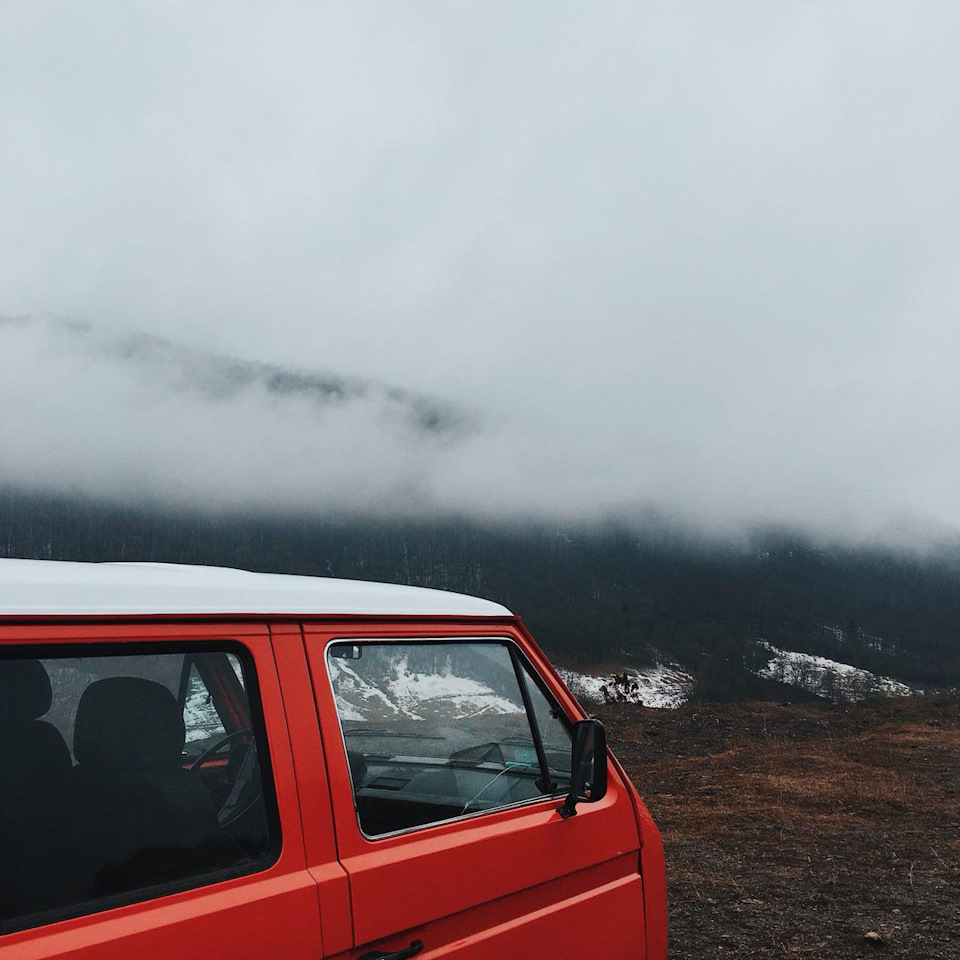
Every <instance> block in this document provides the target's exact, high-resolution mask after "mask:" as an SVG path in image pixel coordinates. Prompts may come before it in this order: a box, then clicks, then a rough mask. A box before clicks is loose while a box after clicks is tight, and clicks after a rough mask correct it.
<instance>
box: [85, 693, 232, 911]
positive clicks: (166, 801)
mask: <svg viewBox="0 0 960 960" xmlns="http://www.w3.org/2000/svg"><path fill="white" fill-rule="evenodd" d="M184 736H185V732H184V724H183V716H182V714H181V712H180V708H179V706H178V704H177V702H176V700H175V699H174V696H173V694H172V693H171V692H170V691H169V690H168V689H167V688H166V687H165V686H163V685H162V684H159V683H155V682H154V681H152V680H144V679H140V678H137V677H110V678H107V679H104V680H98V681H96V682H95V683H92V684H91V685H90V686H89V687H88V688H87V689H86V690H85V691H84V693H83V696H82V697H81V698H80V704H79V706H78V708H77V718H76V725H75V728H74V757H75V758H76V761H77V766H76V767H75V768H74V769H73V773H72V789H71V791H70V798H71V807H72V810H71V813H72V816H73V818H74V823H73V830H74V831H75V834H74V847H75V855H76V861H75V862H76V867H77V868H78V869H79V871H80V874H81V876H82V877H83V878H85V887H86V888H85V890H84V893H85V895H86V897H89V898H97V897H102V896H108V895H110V894H113V893H119V892H122V891H127V890H131V889H136V888H140V887H148V886H155V885H157V884H162V883H166V882H174V881H176V880H177V879H179V878H182V877H186V876H194V875H196V874H202V873H205V872H209V871H214V870H217V869H220V868H222V867H226V866H230V865H232V864H235V863H237V862H238V861H239V860H242V859H245V858H246V854H245V853H244V852H243V850H242V848H241V847H240V845H239V844H238V843H237V842H236V841H235V840H234V839H233V838H232V837H230V836H229V835H228V834H227V833H226V832H225V831H224V830H223V829H222V828H221V826H220V824H219V823H218V822H217V815H216V811H215V810H214V807H213V804H212V802H211V799H210V796H209V794H208V792H207V789H206V787H204V785H203V783H202V781H201V779H200V777H199V776H197V775H196V774H195V773H191V772H190V771H188V770H185V769H184V768H183V765H182V764H183V746H184Z"/></svg>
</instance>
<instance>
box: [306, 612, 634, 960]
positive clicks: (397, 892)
mask: <svg viewBox="0 0 960 960" xmlns="http://www.w3.org/2000/svg"><path fill="white" fill-rule="evenodd" d="M305 640H306V644H307V653H308V658H309V662H310V667H311V674H312V677H313V682H314V688H315V692H316V697H317V707H318V713H319V716H320V721H321V726H322V729H323V734H324V743H325V753H326V758H327V765H328V776H329V781H330V787H331V796H332V800H333V808H334V821H335V825H336V834H337V846H338V850H339V856H340V861H341V863H342V864H343V867H344V869H345V870H346V872H347V874H348V876H349V878H350V889H351V897H352V904H353V923H354V934H355V943H354V950H355V953H354V956H355V957H361V956H362V957H364V958H367V957H368V956H369V957H370V958H379V957H390V958H394V957H396V958H400V957H411V956H415V955H417V954H419V953H422V955H423V957H425V958H430V960H433V958H440V957H443V958H456V960H481V958H482V960H489V958H491V957H523V958H525V960H548V958H549V960H558V958H561V960H562V958H566V957H569V958H577V960H582V958H583V957H585V956H597V957H604V958H606V960H618V958H623V960H626V958H630V960H636V958H640V957H643V956H644V927H643V904H642V884H641V879H640V876H639V872H638V860H639V858H638V850H639V841H638V834H637V828H636V822H635V819H634V815H633V810H632V805H631V800H630V797H629V795H628V793H627V790H626V787H625V786H624V784H623V782H622V781H621V780H620V779H619V775H618V773H617V771H616V770H615V769H614V766H613V765H612V764H610V765H608V766H609V770H608V777H609V786H608V792H607V794H606V796H605V797H604V799H603V800H601V801H599V802H597V803H592V804H581V805H580V806H579V807H578V808H577V814H576V816H574V817H571V818H569V819H564V818H563V817H561V816H560V814H559V813H558V807H559V806H560V804H561V803H562V800H563V797H564V795H565V793H566V786H567V785H568V784H569V776H570V770H569V766H570V733H569V730H570V726H571V723H572V722H573V721H574V720H576V719H581V718H582V714H581V713H580V711H579V708H577V706H576V704H575V703H574V701H572V700H571V699H570V698H569V696H567V695H566V694H565V692H564V691H562V690H559V689H556V690H553V689H551V688H550V687H549V685H548V684H547V682H546V681H545V680H544V679H543V677H544V676H545V671H543V670H542V669H538V666H537V665H538V661H539V659H540V655H539V654H538V652H537V651H536V650H535V649H533V647H532V646H531V645H530V644H528V643H526V642H525V640H524V638H523V636H522V635H521V633H520V632H519V631H518V630H517V629H516V628H515V627H514V626H513V624H502V625H497V626H496V628H495V629H494V630H493V631H491V630H490V626H489V625H487V624H485V625H484V626H483V627H481V628H479V629H478V627H477V626H476V625H474V626H472V627H471V626H469V625H464V624H457V625H450V626H449V627H448V626H443V627H441V628H438V626H437V625H436V624H431V625H429V626H428V625H420V626H419V627H415V626H410V625H408V624H404V625H403V626H396V627H391V628H388V629H384V628H382V627H381V628H380V629H377V630H371V629H370V628H369V627H367V628H364V627H363V626H362V625H360V624H351V625H349V626H346V625H345V626H343V627H327V626H324V627H320V626H308V627H306V628H305ZM538 739H539V740H540V745H539V746H540V749H539V750H538V744H537V740H538ZM541 758H544V759H545V762H546V765H547V767H548V770H547V771H546V773H545V772H544V770H543V769H542V766H543V764H542V763H541Z"/></svg>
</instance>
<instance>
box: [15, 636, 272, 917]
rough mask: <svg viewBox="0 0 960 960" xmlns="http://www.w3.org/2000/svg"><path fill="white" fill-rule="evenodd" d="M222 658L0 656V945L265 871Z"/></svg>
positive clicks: (245, 677) (209, 653)
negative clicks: (6, 936) (43, 927)
mask: <svg viewBox="0 0 960 960" xmlns="http://www.w3.org/2000/svg"><path fill="white" fill-rule="evenodd" d="M233 647H234V650H227V649H223V650H216V649H210V648H209V647H205V648H204V649H203V650H202V651H200V650H197V651H195V652H193V651H192V652H184V651H183V650H181V651H180V652H166V651H167V650H169V649H170V647H169V645H168V646H167V647H166V648H165V649H164V651H163V652H159V651H158V652H144V651H145V648H144V646H142V645H141V646H139V647H138V646H137V645H135V644H124V651H125V652H124V653H123V654H120V655H117V654H114V653H113V650H115V649H116V647H115V646H112V645H111V647H109V648H107V647H99V648H98V649H96V650H94V649H93V648H92V647H91V646H90V645H86V646H85V647H84V646H79V645H78V646H74V647H69V646H64V645H61V646H58V647H56V648H49V647H44V648H42V649H38V648H33V649H32V650H31V651H27V650H26V649H25V648H19V649H18V650H16V651H15V650H14V649H13V648H5V649H4V651H3V658H2V659H0V770H2V777H0V850H2V861H3V867H2V870H0V934H2V933H6V932H9V931H11V930H19V929H23V928H25V927H30V926H36V925H38V924H42V923H47V922H51V921H52V920H56V919H61V918H63V917H66V916H75V915H78V914H84V913H93V912H96V911H97V910H102V909H106V908H108V907H113V906H117V905H119V904H121V903H130V902H135V901H137V900H145V899H149V898H151V897H155V896H160V895H162V894H164V893H169V892H173V891H174V890H180V889H185V888H188V887H195V886H200V885H203V884H206V883H213V882H216V881H218V880H222V879H225V878H226V877H228V876H231V875H238V874H241V873H248V872H251V871H253V870H257V869H263V868H264V867H265V866H267V865H268V863H269V862H272V859H273V858H272V857H271V852H272V851H275V850H276V849H277V848H278V844H279V832H278V828H276V827H275V824H276V816H275V804H274V803H273V799H272V791H269V790H265V789H264V779H263V777H262V771H263V770H264V769H265V764H266V757H265V754H264V751H265V750H266V743H265V738H263V737H262V736H258V733H257V731H258V730H262V717H261V716H260V714H259V704H258V702H257V697H256V696H255V695H253V696H251V695H250V692H249V690H250V682H251V681H253V686H254V688H255V677H253V674H252V671H253V663H252V660H249V658H248V657H246V656H245V655H243V654H241V653H239V652H235V650H238V647H237V645H233ZM268 785H269V782H268Z"/></svg>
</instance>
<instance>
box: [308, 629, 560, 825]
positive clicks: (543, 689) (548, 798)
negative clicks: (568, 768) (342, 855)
mask: <svg viewBox="0 0 960 960" xmlns="http://www.w3.org/2000/svg"><path fill="white" fill-rule="evenodd" d="M439 643H448V644H453V643H456V644H467V643H471V644H477V643H486V644H498V645H500V646H505V647H510V648H512V649H513V651H514V652H515V653H516V655H517V658H518V662H519V665H520V667H521V669H523V670H524V671H525V673H526V675H527V678H528V679H529V680H530V681H531V682H532V683H534V684H535V686H536V687H537V689H538V690H539V691H540V693H541V694H542V695H543V696H544V697H545V698H546V700H547V702H548V703H549V704H551V705H552V706H553V708H554V710H555V711H556V712H557V716H558V718H559V720H560V722H561V723H562V724H563V726H564V728H565V729H566V731H567V733H568V734H569V735H570V737H571V742H572V737H573V723H574V721H573V720H572V719H571V718H570V716H569V715H568V714H567V711H566V710H565V709H564V706H563V704H562V703H561V702H560V700H559V699H558V697H557V696H556V694H554V693H553V691H552V690H551V689H550V688H549V686H547V684H546V682H545V681H544V679H543V677H542V676H541V674H540V671H539V670H537V668H536V667H535V666H534V664H533V663H532V662H531V660H530V658H529V657H528V656H527V653H526V651H525V650H524V649H523V647H522V646H521V645H520V644H519V643H518V642H517V641H516V639H515V638H514V637H510V636H489V635H487V636H479V637H478V636H473V635H468V634H461V635H457V636H446V637H420V636H416V637H414V636H409V637H406V636H393V637H381V636H370V637H364V636H343V637H333V638H332V639H330V640H328V641H327V642H326V643H325V644H324V646H323V667H324V672H325V674H326V678H327V684H328V685H329V687H330V695H331V697H332V699H333V704H334V713H335V714H336V717H337V729H338V731H339V733H340V745H341V747H342V748H343V762H344V763H347V738H346V733H345V732H344V729H343V720H342V718H341V716H340V708H339V706H338V705H337V692H336V690H335V689H334V686H333V677H332V676H331V675H330V667H329V659H328V652H329V650H330V647H332V646H336V645H337V644H357V645H360V644H384V645H387V644H396V645H404V644H405V645H408V646H413V645H417V646H422V645H427V644H439ZM520 693H521V692H520V690H519V688H518V690H517V695H518V696H520ZM523 712H524V715H525V716H526V717H527V722H528V723H530V722H531V718H530V716H529V714H527V710H526V704H525V703H524V711H523ZM348 766H349V764H348ZM348 779H350V778H348ZM349 789H350V800H351V802H352V804H353V814H354V818H355V819H356V821H357V829H358V830H359V832H360V836H361V837H363V839H364V840H366V841H367V842H368V843H376V842H377V841H379V840H389V839H391V838H393V837H402V836H405V835H407V834H410V833H419V832H421V831H423V830H434V829H437V828H438V827H445V826H446V825H447V824H451V823H462V822H464V821H466V820H476V819H478V818H480V817H488V816H490V815H491V814H496V813H502V812H503V811H505V810H516V809H519V808H521V807H529V806H533V805H534V804H538V803H552V802H556V800H558V799H563V798H565V797H566V796H567V793H568V792H569V791H568V789H567V788H564V789H560V788H559V787H558V788H557V789H556V790H555V791H553V792H552V793H544V794H541V795H540V796H539V797H530V798H528V799H527V800H515V801H513V802H512V803H505V804H503V805H502V806H499V807H491V808H490V809H488V810H475V811H473V812H472V813H464V814H460V815H459V816H456V817H449V818H447V819H444V820H434V821H432V822H430V823H420V824H417V825H416V826H413V827H403V828H402V829H400V830H391V831H390V832H389V833H377V834H368V833H367V832H366V831H365V830H364V829H363V824H362V823H361V822H360V809H359V807H358V805H357V793H356V790H355V789H354V787H353V782H352V779H350V787H349Z"/></svg>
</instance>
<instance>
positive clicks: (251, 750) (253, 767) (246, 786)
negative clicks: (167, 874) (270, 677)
mask: <svg viewBox="0 0 960 960" xmlns="http://www.w3.org/2000/svg"><path fill="white" fill-rule="evenodd" d="M245 737H249V739H250V744H249V746H248V748H247V752H246V755H245V756H244V758H243V760H242V761H241V763H240V769H239V771H238V772H237V778H236V780H234V782H233V785H232V786H231V787H230V792H229V793H228V794H227V797H226V799H225V800H224V801H223V804H222V806H221V807H220V809H219V810H218V811H217V821H218V822H219V824H220V826H221V827H226V826H228V825H229V824H231V823H233V821H234V820H237V819H239V818H240V817H241V816H243V814H244V813H246V812H247V810H248V809H249V808H250V807H251V806H252V805H253V804H254V803H256V801H257V796H254V797H253V798H250V797H249V796H248V795H249V794H250V792H251V790H250V785H251V783H253V781H254V778H255V777H256V775H257V774H258V773H259V766H258V764H257V741H256V739H255V738H254V736H253V730H252V728H250V727H244V728H243V729H242V730H234V731H233V733H228V734H227V735H226V736H225V737H221V738H220V739H219V740H218V741H217V742H216V743H214V744H213V745H212V746H209V747H207V749H206V750H204V751H203V753H201V754H200V756H199V757H197V759H196V760H194V761H193V763H191V764H190V766H189V767H188V768H187V769H188V770H189V772H190V773H193V772H195V771H197V770H200V769H201V768H202V767H203V765H204V763H206V761H207V760H209V759H210V758H211V757H213V756H215V755H216V754H217V753H219V752H220V751H221V750H222V749H223V748H224V747H226V746H228V745H229V744H232V743H236V742H237V741H239V740H242V739H243V738H245ZM257 794H258V795H259V790H258V791H257ZM244 800H246V801H248V802H246V803H243V804H241V801H244Z"/></svg>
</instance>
